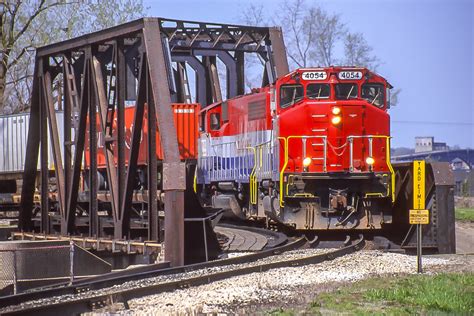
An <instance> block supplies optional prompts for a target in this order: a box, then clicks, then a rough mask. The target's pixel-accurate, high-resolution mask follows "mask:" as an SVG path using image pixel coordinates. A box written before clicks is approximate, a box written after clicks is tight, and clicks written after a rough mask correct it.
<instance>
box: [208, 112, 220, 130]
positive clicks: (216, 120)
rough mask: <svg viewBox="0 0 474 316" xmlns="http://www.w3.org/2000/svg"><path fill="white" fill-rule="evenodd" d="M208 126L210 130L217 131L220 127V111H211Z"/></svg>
mask: <svg viewBox="0 0 474 316" xmlns="http://www.w3.org/2000/svg"><path fill="white" fill-rule="evenodd" d="M209 119H210V127H211V130H212V131H217V130H219V129H220V128H221V115H220V113H211V115H210V116H209Z"/></svg>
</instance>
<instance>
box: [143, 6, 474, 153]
mask: <svg viewBox="0 0 474 316" xmlns="http://www.w3.org/2000/svg"><path fill="white" fill-rule="evenodd" d="M286 1H291V0H286ZM144 3H145V6H146V7H149V10H148V15H149V16H158V17H166V18H174V19H182V20H194V21H209V22H220V23H234V24H238V23H239V22H241V21H240V17H241V12H242V10H243V8H245V7H248V6H249V5H250V4H252V3H253V4H263V5H264V6H265V7H268V8H269V10H270V11H273V10H275V9H276V8H277V7H278V3H279V2H278V1H271V0H240V1H239V0H201V1H197V0H196V1H192V0H174V1H169V0H145V1H144ZM307 3H308V4H317V5H320V6H321V7H322V8H323V9H325V10H326V11H328V12H330V13H336V14H339V15H340V16H341V20H342V22H343V23H344V24H345V25H346V26H347V27H348V29H349V30H350V31H351V32H360V33H362V34H363V35H364V37H365V39H366V40H367V42H368V43H369V45H371V46H372V48H373V52H374V54H375V55H376V56H377V57H378V58H379V59H380V60H381V61H382V64H381V65H380V66H379V68H378V69H377V72H378V73H380V74H381V75H382V76H384V77H385V78H386V79H387V80H388V81H389V82H390V83H391V84H392V85H393V86H394V87H395V88H399V89H401V92H400V95H399V102H398V105H397V106H396V107H392V108H391V109H390V115H391V119H392V125H391V135H392V136H393V140H392V146H393V147H414V144H415V136H434V137H435V141H437V142H446V143H447V144H448V145H450V146H455V145H458V146H460V147H461V148H466V147H469V148H474V74H473V71H474V69H473V61H474V56H473V54H474V24H473V23H474V22H473V19H474V0H418V1H410V0H359V1H351V0H320V1H314V0H309V1H307ZM281 23H282V24H283V23H285V21H281Z"/></svg>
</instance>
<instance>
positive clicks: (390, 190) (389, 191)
mask: <svg viewBox="0 0 474 316" xmlns="http://www.w3.org/2000/svg"><path fill="white" fill-rule="evenodd" d="M317 137H319V138H321V137H322V136H317ZM292 138H312V136H296V135H291V136H288V137H281V136H280V137H278V139H279V140H283V143H284V145H283V146H284V163H283V167H282V168H281V170H280V207H284V200H283V198H284V190H283V177H284V172H285V170H286V168H287V166H288V160H289V157H288V147H289V145H288V143H289V140H290V139H292ZM323 138H324V136H323ZM347 138H385V140H386V156H385V159H386V162H387V166H388V169H389V171H390V175H391V185H390V188H387V194H388V195H390V196H391V199H392V203H394V202H395V171H394V170H393V166H392V164H391V161H390V138H391V137H390V136H387V135H367V136H366V135H363V136H360V137H357V136H355V137H354V136H348V137H347ZM369 195H373V194H371V193H368V194H366V196H369Z"/></svg>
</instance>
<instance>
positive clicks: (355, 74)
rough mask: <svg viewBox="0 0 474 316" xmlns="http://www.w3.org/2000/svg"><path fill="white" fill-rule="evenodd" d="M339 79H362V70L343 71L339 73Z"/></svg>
mask: <svg viewBox="0 0 474 316" xmlns="http://www.w3.org/2000/svg"><path fill="white" fill-rule="evenodd" d="M337 76H338V78H339V80H359V79H362V72H361V71H341V72H340V73H338V74H337Z"/></svg>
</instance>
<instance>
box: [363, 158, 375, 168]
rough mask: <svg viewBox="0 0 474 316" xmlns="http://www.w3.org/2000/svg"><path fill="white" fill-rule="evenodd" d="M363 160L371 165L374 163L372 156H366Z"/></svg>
mask: <svg viewBox="0 0 474 316" xmlns="http://www.w3.org/2000/svg"><path fill="white" fill-rule="evenodd" d="M365 162H366V163H367V164H368V165H370V166H372V165H373V164H374V163H375V159H374V158H372V157H367V158H365Z"/></svg>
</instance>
